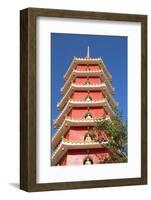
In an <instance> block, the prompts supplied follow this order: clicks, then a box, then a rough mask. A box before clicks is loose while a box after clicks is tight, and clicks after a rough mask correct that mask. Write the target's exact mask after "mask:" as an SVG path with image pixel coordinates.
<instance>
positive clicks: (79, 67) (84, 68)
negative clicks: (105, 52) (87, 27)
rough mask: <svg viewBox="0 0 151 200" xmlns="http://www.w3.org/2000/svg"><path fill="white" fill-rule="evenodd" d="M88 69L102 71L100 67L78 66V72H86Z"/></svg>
mask: <svg viewBox="0 0 151 200" xmlns="http://www.w3.org/2000/svg"><path fill="white" fill-rule="evenodd" d="M87 67H89V69H90V70H93V71H97V70H100V68H99V66H98V65H77V67H76V70H78V71H83V70H86V69H87Z"/></svg>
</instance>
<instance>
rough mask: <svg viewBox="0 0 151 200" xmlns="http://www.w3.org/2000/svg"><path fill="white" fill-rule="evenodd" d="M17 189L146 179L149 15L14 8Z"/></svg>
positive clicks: (142, 181)
mask: <svg viewBox="0 0 151 200" xmlns="http://www.w3.org/2000/svg"><path fill="white" fill-rule="evenodd" d="M20 78H21V79H20V188H21V189H23V190H25V191H45V190H62V189H80V188H94V187H96V188H98V187H108V186H125V185H141V184H147V16H146V15H135V14H118V13H102V12H87V11H73V10H54V9H40V8H27V9H24V10H21V12H20Z"/></svg>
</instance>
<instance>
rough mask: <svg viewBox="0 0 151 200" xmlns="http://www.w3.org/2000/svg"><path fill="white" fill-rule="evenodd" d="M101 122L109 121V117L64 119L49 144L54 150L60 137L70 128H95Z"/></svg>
mask: <svg viewBox="0 0 151 200" xmlns="http://www.w3.org/2000/svg"><path fill="white" fill-rule="evenodd" d="M102 120H110V121H111V118H110V116H107V117H106V118H105V119H104V118H102V119H94V118H93V119H91V120H90V119H89V120H88V119H71V118H66V119H64V121H63V123H62V124H61V126H60V127H59V129H58V130H57V132H56V134H55V135H54V136H53V138H52V141H51V144H52V148H53V149H54V148H55V147H56V146H57V145H58V143H59V142H60V141H61V138H62V136H64V135H65V134H66V133H67V131H68V130H69V129H70V127H72V126H80V127H81V126H95V125H96V123H97V122H99V121H102Z"/></svg>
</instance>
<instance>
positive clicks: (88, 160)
mask: <svg viewBox="0 0 151 200" xmlns="http://www.w3.org/2000/svg"><path fill="white" fill-rule="evenodd" d="M84 164H85V165H92V161H91V160H90V158H86V160H85V162H84Z"/></svg>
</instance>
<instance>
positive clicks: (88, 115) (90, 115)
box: [85, 113, 93, 119]
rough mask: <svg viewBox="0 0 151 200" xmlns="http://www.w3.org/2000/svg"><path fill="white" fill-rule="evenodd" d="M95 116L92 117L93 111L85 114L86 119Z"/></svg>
mask: <svg viewBox="0 0 151 200" xmlns="http://www.w3.org/2000/svg"><path fill="white" fill-rule="evenodd" d="M92 118H93V117H92V114H91V113H87V114H86V115H85V119H92Z"/></svg>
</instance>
